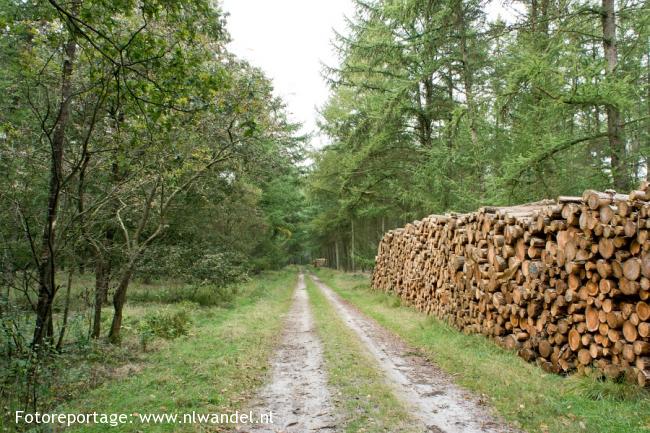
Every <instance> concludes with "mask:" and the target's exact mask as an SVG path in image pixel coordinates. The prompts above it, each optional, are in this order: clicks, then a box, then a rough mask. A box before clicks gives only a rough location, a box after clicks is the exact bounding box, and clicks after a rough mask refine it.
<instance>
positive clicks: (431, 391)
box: [311, 275, 519, 433]
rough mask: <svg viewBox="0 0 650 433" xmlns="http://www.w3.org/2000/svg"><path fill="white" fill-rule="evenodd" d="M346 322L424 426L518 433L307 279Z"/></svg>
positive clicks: (466, 432) (453, 431)
mask: <svg viewBox="0 0 650 433" xmlns="http://www.w3.org/2000/svg"><path fill="white" fill-rule="evenodd" d="M311 278H312V279H313V280H314V282H315V283H316V285H317V286H318V288H319V289H320V290H321V291H322V292H323V294H324V295H325V297H326V298H327V299H328V301H329V302H330V303H331V305H332V306H333V307H334V309H335V310H336V312H337V313H338V314H339V315H340V317H341V318H342V319H343V320H344V322H345V323H346V324H347V325H348V326H349V327H350V328H351V329H352V330H353V331H354V332H355V333H356V334H357V336H358V337H359V339H360V340H361V341H362V343H363V345H364V346H365V347H366V348H367V349H368V351H369V352H370V353H371V354H372V355H373V356H374V358H375V359H376V361H377V363H378V364H379V367H380V369H381V370H382V371H383V373H384V375H385V377H386V378H387V380H388V382H389V383H391V384H392V385H393V388H394V389H395V391H396V395H397V396H398V397H399V398H400V399H401V400H402V401H403V402H404V403H405V404H406V406H407V408H409V409H410V411H411V413H412V415H413V416H414V417H415V418H416V419H418V420H420V421H421V422H422V424H423V429H424V431H427V432H440V433H518V432H519V430H517V429H514V428H513V427H511V426H509V425H508V424H506V423H505V422H504V421H503V420H501V419H499V418H498V417H497V416H495V415H494V414H493V413H492V411H491V410H490V408H489V407H488V406H486V405H485V403H483V402H482V401H481V400H479V399H478V398H476V397H475V396H474V395H472V394H471V393H469V392H467V391H465V390H463V389H461V388H460V387H458V386H457V385H455V384H454V383H453V381H452V379H451V378H450V376H449V375H448V374H446V373H444V372H443V371H441V370H440V369H439V368H437V367H436V366H434V365H433V364H432V363H431V362H429V361H428V360H427V359H426V358H424V357H423V356H420V355H419V354H418V353H417V351H416V350H415V349H414V348H412V347H410V346H409V345H407V344H406V343H405V342H404V341H403V340H401V339H400V338H398V337H397V336H395V335H394V334H392V333H390V332H389V331H387V330H386V329H384V328H383V327H382V326H381V325H379V324H378V323H376V322H375V321H374V320H372V319H370V318H368V317H366V316H365V315H364V314H363V313H361V312H360V311H359V310H357V309H356V308H355V307H354V306H352V305H351V304H350V303H348V302H346V301H344V300H343V299H342V298H341V297H340V296H339V295H338V294H336V293H335V292H334V291H333V290H332V289H330V288H329V287H328V286H327V285H325V284H324V283H323V282H322V281H320V280H319V279H318V278H317V277H315V276H313V275H312V276H311Z"/></svg>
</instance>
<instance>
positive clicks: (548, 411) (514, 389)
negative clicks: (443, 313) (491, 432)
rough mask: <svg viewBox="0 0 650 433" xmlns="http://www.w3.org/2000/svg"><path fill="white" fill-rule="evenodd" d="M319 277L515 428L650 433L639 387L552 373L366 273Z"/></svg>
mask: <svg viewBox="0 0 650 433" xmlns="http://www.w3.org/2000/svg"><path fill="white" fill-rule="evenodd" d="M316 274H317V275H318V277H319V278H320V280H322V281H324V282H325V283H326V284H327V285H328V286H329V287H331V288H332V289H333V290H334V292H335V293H336V295H337V297H338V298H339V299H342V302H343V303H344V305H346V306H347V308H348V309H352V311H354V310H356V311H357V313H352V314H363V315H364V316H365V317H369V318H371V319H373V320H374V321H376V324H377V326H381V328H383V331H382V332H388V333H389V334H390V335H393V336H398V337H399V338H400V339H401V340H402V341H404V342H406V344H408V346H410V347H411V348H413V350H414V351H415V352H416V353H417V354H418V355H419V356H422V357H423V358H425V359H426V360H430V361H431V363H432V364H433V365H435V366H436V367H434V368H439V369H440V370H442V371H444V372H445V373H446V377H447V378H450V377H451V378H453V382H454V383H455V384H456V385H458V386H460V387H462V388H463V389H465V390H467V391H470V392H472V394H473V395H475V396H477V397H478V398H479V400H480V401H479V402H482V403H484V404H485V405H486V406H489V407H492V408H494V409H495V411H496V412H497V413H498V414H499V415H500V416H502V417H503V418H504V419H505V420H506V421H507V422H509V423H510V425H512V426H514V427H515V428H520V429H522V430H524V431H527V432H531V433H532V432H535V433H537V432H539V433H569V432H571V433H575V432H589V433H591V432H598V433H641V432H646V433H647V432H650V396H649V394H648V392H647V391H645V390H643V389H641V388H639V387H637V386H635V385H630V384H626V383H617V382H612V381H602V380H598V379H596V378H590V377H584V376H578V375H572V376H567V377H563V376H559V375H555V374H549V373H546V372H544V371H543V370H542V369H541V368H539V367H538V366H536V365H534V364H531V363H528V362H525V361H524V360H523V359H521V358H520V357H518V356H517V354H516V353H515V352H513V351H509V350H506V349H503V348H501V347H499V346H497V345H496V344H494V342H492V341H491V340H489V339H487V338H485V337H483V336H481V335H465V334H463V333H461V332H459V331H457V330H456V329H454V328H452V327H450V326H448V325H447V324H445V323H443V322H441V321H439V320H437V319H435V318H434V317H431V316H427V315H425V314H422V313H420V312H417V311H416V310H414V309H413V308H411V307H409V306H406V305H402V302H401V300H400V299H399V298H397V297H396V296H393V295H390V294H386V293H381V292H377V291H374V290H372V289H371V288H370V285H369V281H368V278H367V276H365V275H355V274H349V273H343V272H336V271H332V270H329V269H318V270H316ZM352 307H354V308H352ZM373 326H374V325H373ZM370 332H372V331H370ZM362 338H363V337H362ZM378 340H379V343H380V344H381V339H378ZM375 341H377V339H375ZM380 347H381V346H380ZM389 353H390V352H389ZM398 364H399V361H398ZM397 367H400V365H397ZM475 398H476V397H475ZM442 430H443V431H447V430H445V428H442ZM377 431H379V430H377ZM389 431H398V430H389ZM400 431H406V430H400ZM416 431H417V430H416ZM420 431H421V430H420ZM452 431H453V430H452ZM468 431H469V430H468Z"/></svg>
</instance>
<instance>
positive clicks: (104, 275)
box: [90, 253, 110, 338]
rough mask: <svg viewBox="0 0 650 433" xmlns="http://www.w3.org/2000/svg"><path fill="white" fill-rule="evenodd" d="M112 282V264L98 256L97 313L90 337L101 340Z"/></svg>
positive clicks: (96, 274)
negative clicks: (103, 313) (104, 312)
mask: <svg viewBox="0 0 650 433" xmlns="http://www.w3.org/2000/svg"><path fill="white" fill-rule="evenodd" d="M109 281H110V263H109V262H108V260H106V259H105V258H104V257H102V255H101V254H99V253H98V254H97V262H96V264H95V306H94V307H95V311H94V317H93V329H92V333H91V334H90V336H91V337H92V338H99V336H100V334H101V323H102V306H103V305H104V304H105V302H106V298H107V296H108V284H109Z"/></svg>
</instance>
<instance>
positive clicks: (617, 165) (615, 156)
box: [601, 0, 630, 191]
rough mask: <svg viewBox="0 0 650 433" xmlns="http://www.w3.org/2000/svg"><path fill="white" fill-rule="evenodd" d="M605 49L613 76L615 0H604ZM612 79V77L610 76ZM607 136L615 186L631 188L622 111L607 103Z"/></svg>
mask: <svg viewBox="0 0 650 433" xmlns="http://www.w3.org/2000/svg"><path fill="white" fill-rule="evenodd" d="M601 18H602V25H603V49H604V52H605V60H606V61H607V67H606V75H608V76H610V77H611V76H613V75H614V74H615V72H616V66H617V64H618V52H617V47H616V9H615V5H614V0H602V11H601ZM610 79H611V78H610ZM605 108H606V111H607V138H608V140H609V152H610V158H611V167H612V176H613V180H614V188H616V189H618V190H619V191H626V190H627V189H629V186H630V185H629V183H630V176H629V173H628V169H627V166H626V160H625V159H626V151H625V142H624V141H623V138H622V126H621V112H620V110H619V109H618V107H616V106H615V105H613V104H607V105H606V107H605Z"/></svg>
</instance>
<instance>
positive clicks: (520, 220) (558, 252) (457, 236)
mask: <svg viewBox="0 0 650 433" xmlns="http://www.w3.org/2000/svg"><path fill="white" fill-rule="evenodd" d="M649 233H650V190H648V185H647V184H644V185H642V186H641V187H640V190H638V191H633V192H632V193H631V194H629V195H627V194H617V193H616V192H614V191H605V192H597V191H585V193H584V194H583V196H582V197H559V198H558V199H557V200H555V201H553V200H547V201H542V202H537V203H531V204H526V205H522V206H513V207H484V208H481V209H479V210H478V211H477V212H473V213H468V214H447V215H431V216H428V217H426V218H424V219H422V220H421V221H415V222H413V223H411V224H408V225H407V226H406V227H404V228H399V229H396V230H392V231H390V232H387V233H386V234H385V236H384V238H383V239H382V241H381V243H380V245H379V252H378V255H377V257H376V266H375V270H374V273H373V276H372V284H373V287H374V288H375V289H378V290H383V291H386V292H392V293H394V294H396V295H398V296H400V297H401V298H402V299H404V300H406V301H407V302H408V303H410V304H411V305H413V306H415V307H416V308H417V309H419V310H421V311H424V312H426V313H428V314H433V315H435V316H437V317H438V318H440V319H443V320H445V321H447V322H448V323H450V324H452V325H454V326H455V327H457V328H458V329H461V330H463V331H464V332H467V333H482V334H484V335H488V336H491V337H493V338H495V339H496V340H497V341H498V342H499V343H500V344H502V345H504V346H505V347H508V348H511V349H515V350H517V351H518V353H519V355H520V356H521V357H523V358H524V359H526V360H528V361H533V360H535V361H536V362H537V363H538V364H539V365H540V366H541V367H542V368H544V369H545V370H547V371H551V372H555V373H562V372H571V371H575V370H578V371H583V372H585V371H600V372H602V373H604V374H605V375H607V376H609V377H619V376H621V375H625V377H627V378H628V379H630V380H634V381H637V382H638V383H639V384H640V385H642V386H645V385H646V384H650V338H649V337H650V321H649V319H650V301H649V300H648V298H649V297H650V236H649Z"/></svg>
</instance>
